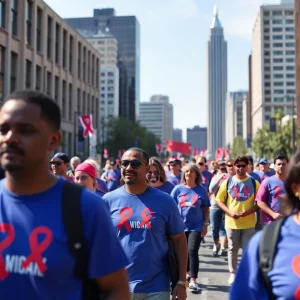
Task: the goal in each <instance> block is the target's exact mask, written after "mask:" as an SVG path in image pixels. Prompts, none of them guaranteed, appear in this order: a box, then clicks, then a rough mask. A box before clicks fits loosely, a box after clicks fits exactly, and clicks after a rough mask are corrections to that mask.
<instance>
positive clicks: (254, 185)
mask: <svg viewBox="0 0 300 300" xmlns="http://www.w3.org/2000/svg"><path fill="white" fill-rule="evenodd" d="M250 179H251V181H252V185H253V188H254V201H255V198H256V180H255V179H254V178H253V177H250Z"/></svg>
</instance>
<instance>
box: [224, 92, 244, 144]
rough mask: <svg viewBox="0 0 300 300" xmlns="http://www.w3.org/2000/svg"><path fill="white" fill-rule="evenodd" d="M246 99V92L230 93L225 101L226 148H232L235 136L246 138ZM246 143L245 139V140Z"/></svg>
mask: <svg viewBox="0 0 300 300" xmlns="http://www.w3.org/2000/svg"><path fill="white" fill-rule="evenodd" d="M247 98H248V92H246V91H238V92H230V93H228V95H227V99H226V123H225V124H226V125H225V128H226V133H225V137H226V146H228V145H230V146H231V147H232V144H233V140H234V138H236V137H237V136H241V137H243V138H244V139H245V137H244V135H245V131H246V136H247V130H246V129H247V107H246V106H247ZM245 141H246V139H245Z"/></svg>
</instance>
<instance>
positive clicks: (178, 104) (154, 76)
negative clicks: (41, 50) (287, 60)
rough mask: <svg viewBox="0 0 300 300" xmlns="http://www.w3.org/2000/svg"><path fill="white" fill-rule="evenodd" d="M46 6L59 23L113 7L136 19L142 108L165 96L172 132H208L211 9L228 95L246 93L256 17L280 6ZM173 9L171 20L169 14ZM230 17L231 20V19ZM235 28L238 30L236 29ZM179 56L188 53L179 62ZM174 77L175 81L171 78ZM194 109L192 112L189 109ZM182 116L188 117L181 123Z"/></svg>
mask: <svg viewBox="0 0 300 300" xmlns="http://www.w3.org/2000/svg"><path fill="white" fill-rule="evenodd" d="M129 2H130V5H128V1H127V2H126V3H125V2H124V1H121V0H103V1H101V3H99V2H98V1H93V0H86V1H84V2H82V1H78V0H74V3H73V5H72V10H70V9H69V5H67V3H65V2H62V1H59V0H46V3H47V4H49V5H50V6H51V8H52V9H53V10H54V11H55V12H57V13H58V14H59V15H60V16H61V17H63V18H70V17H90V16H92V13H93V9H95V8H107V7H112V8H114V9H115V10H116V12H117V15H118V16H122V15H135V16H136V17H137V19H138V21H139V22H140V25H141V97H140V100H141V102H143V101H148V99H149V98H150V97H151V95H153V94H167V95H169V96H170V101H171V103H172V104H173V105H174V107H175V109H174V127H176V128H181V129H183V132H185V131H186V128H189V127H193V126H194V125H200V126H207V113H206V112H207V104H206V100H207V88H206V86H207V78H206V42H207V40H208V36H209V27H210V24H211V18H212V13H213V6H214V4H217V5H218V10H219V15H220V18H221V19H222V25H223V27H224V30H225V32H224V33H225V36H226V40H227V42H228V64H229V65H230V69H229V70H228V71H229V73H228V79H229V81H228V91H235V90H245V89H246V90H247V89H248V55H249V54H250V52H251V35H252V29H253V25H254V21H255V16H256V14H257V12H258V11H259V6H260V5H262V4H278V3H279V2H280V1H279V0H273V1H264V0H252V1H251V2H250V1H240V2H241V3H236V1H233V0H228V1H227V2H226V3H224V1H221V0H218V1H213V0H208V1H206V2H205V3H203V2H202V1H201V3H200V1H199V0H198V1H194V0H166V1H164V2H163V3H162V2H161V1H158V0H153V1H151V3H150V2H148V1H147V2H145V1H143V2H141V1H139V0H130V1H129ZM170 7H172V15H170V14H169V8H170ZM232 16H234V17H232ZM237 24H238V26H237ZM183 53H187V55H186V56H183ZM174 74H177V75H174ZM191 108H193V109H191ZM182 114H183V115H184V116H188V117H182Z"/></svg>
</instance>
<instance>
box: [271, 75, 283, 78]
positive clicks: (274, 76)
mask: <svg viewBox="0 0 300 300" xmlns="http://www.w3.org/2000/svg"><path fill="white" fill-rule="evenodd" d="M273 78H276V79H280V78H283V74H273Z"/></svg>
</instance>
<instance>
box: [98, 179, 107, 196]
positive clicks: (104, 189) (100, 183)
mask: <svg viewBox="0 0 300 300" xmlns="http://www.w3.org/2000/svg"><path fill="white" fill-rule="evenodd" d="M96 181H97V189H98V190H99V191H101V192H102V193H103V194H106V193H108V188H107V186H106V183H105V181H103V180H102V179H100V178H97V179H96Z"/></svg>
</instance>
